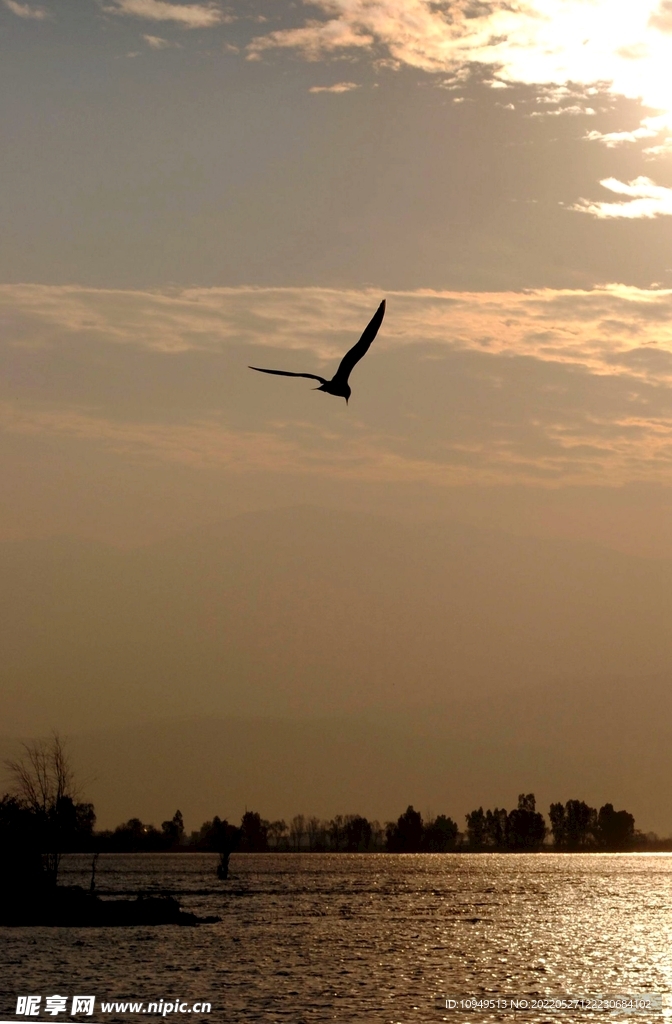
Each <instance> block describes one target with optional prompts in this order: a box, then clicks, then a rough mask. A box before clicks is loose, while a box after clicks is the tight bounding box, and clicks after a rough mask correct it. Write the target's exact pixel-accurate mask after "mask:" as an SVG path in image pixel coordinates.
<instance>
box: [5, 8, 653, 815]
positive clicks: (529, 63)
mask: <svg viewBox="0 0 672 1024" xmlns="http://www.w3.org/2000/svg"><path fill="white" fill-rule="evenodd" d="M671 57H672V2H670V0H657V2H655V3H654V2H651V0H645V2H634V0H627V2H625V0H530V2H520V3H517V2H500V0H452V2H448V0H446V2H429V0H313V2H311V3H304V2H301V3H289V2H285V0H272V2H271V0H233V2H230V3H224V2H214V0H213V2H207V3H198V2H194V3H192V2H184V3H177V2H175V3H174V2H172V0H42V2H40V3H38V2H32V0H26V2H23V0H0V131H1V133H2V139H3V144H2V146H0V181H2V186H1V188H0V224H1V225H2V230H0V328H1V329H0V361H1V366H2V372H1V373H0V472H1V473H2V479H3V501H2V502H1V503H0V541H2V542H8V543H9V546H10V547H11V543H10V542H12V543H13V542H16V541H21V542H25V543H27V544H29V545H30V544H33V543H34V544H36V545H37V547H39V543H38V542H41V541H43V540H44V538H50V537H51V538H53V537H63V536H67V537H69V538H74V541H75V542H76V543H82V544H84V543H88V542H91V541H95V542H103V543H107V544H112V545H114V546H115V547H117V548H121V549H124V550H128V549H132V548H134V547H137V546H138V545H147V544H151V543H152V542H154V541H163V540H165V539H166V538H170V537H172V536H174V535H177V534H181V533H184V532H188V531H194V530H195V531H199V530H202V529H204V528H205V527H209V526H210V525H211V524H213V523H217V522H219V521H221V520H224V519H227V518H228V517H232V516H236V515H256V514H258V513H260V512H262V511H263V512H264V513H266V512H269V513H272V512H274V511H275V512H278V514H280V511H279V510H283V509H287V508H291V507H294V506H297V505H302V506H305V505H313V506H319V507H321V508H322V509H329V510H332V511H333V510H335V511H339V510H341V511H343V510H348V511H349V512H350V513H353V514H355V513H356V514H357V515H369V514H374V515H377V516H382V517H385V518H387V519H388V520H390V521H392V520H396V521H401V522H403V523H405V524H409V525H410V526H412V527H413V528H414V529H416V530H417V531H419V533H421V532H422V530H423V529H425V526H426V524H427V523H430V522H443V523H448V524H451V523H452V524H455V523H461V524H464V525H466V526H467V527H469V528H476V527H477V528H487V529H496V530H501V531H504V532H503V533H502V534H501V538H502V539H501V545H502V549H504V548H506V545H507V543H508V542H507V540H506V538H507V537H510V536H513V535H515V536H516V537H518V538H527V540H528V541H529V542H530V543H532V541H533V539H535V538H536V539H539V538H542V539H544V540H545V541H549V542H553V543H554V542H555V541H558V542H562V543H568V544H576V543H579V544H580V543H583V542H588V543H590V544H592V545H598V546H600V545H601V546H602V547H604V548H606V549H608V550H617V551H619V552H622V553H628V554H629V555H633V556H638V557H641V558H643V559H648V560H651V559H654V560H667V559H669V558H670V557H672V515H670V512H671V511H672V401H671V397H670V396H671V392H670V386H671V384H672V327H670V312H671V310H672V234H671V232H672V220H670V216H671V215H672V171H671V169H670V160H671V159H672V84H671V79H670V75H669V66H670V58H671ZM383 297H384V298H386V299H387V315H386V318H385V321H384V323H383V326H382V328H381V330H380V333H379V336H378V338H377V339H376V341H375V343H374V344H373V346H372V348H371V350H370V352H369V354H368V355H367V356H366V358H365V359H364V360H363V361H362V362H361V363H360V364H359V365H358V366H357V367H356V369H355V371H354V372H353V374H352V378H351V385H352V388H353V395H352V399H351V401H350V405H349V406H347V407H346V405H345V403H344V402H342V401H341V400H337V399H334V398H332V397H330V396H327V395H323V394H320V393H316V392H314V391H312V390H311V384H310V382H309V381H306V380H289V379H283V378H275V377H262V376H261V375H259V374H254V373H252V372H251V371H250V370H248V369H247V367H248V364H250V363H252V364H254V365H261V366H271V367H278V368H284V369H288V370H296V371H303V372H312V373H318V374H326V375H330V374H331V372H333V370H334V369H335V367H336V365H337V363H338V360H339V359H340V357H341V355H342V354H343V352H344V351H345V350H346V349H347V348H348V347H349V346H350V345H351V344H352V343H353V342H354V341H355V340H356V339H357V337H358V336H359V333H360V332H361V330H362V329H363V327H364V325H365V324H366V322H367V320H368V319H369V318H370V316H371V315H372V313H373V311H374V310H375V308H376V307H377V305H378V303H379V302H380V300H381V299H382V298H383ZM282 514H284V513H282ZM353 529H354V528H353ZM0 546H3V545H0ZM37 547H36V550H37ZM7 550H9V548H8V549H7ZM22 550H23V549H22ZM40 550H41V549H40ZM572 550H574V554H576V551H575V549H572ZM568 557H569V556H568ZM572 559H574V561H572ZM577 559H578V560H577ZM579 562H580V558H578V556H577V558H575V557H574V555H572V557H571V558H569V563H571V564H577V565H578V564H579ZM569 563H568V564H569ZM646 564H647V565H649V567H650V563H649V562H647V563H646ZM665 564H667V563H665ZM647 571H648V570H647ZM297 585H298V584H297ZM656 593H660V602H662V605H663V606H664V607H667V604H666V602H667V596H666V595H667V591H666V590H665V588H664V587H663V589H662V590H661V591H660V592H658V591H656ZM624 599H625V598H624ZM381 614H382V612H381ZM572 621H574V620H572ZM577 621H578V620H577ZM573 628H574V627H573ZM619 628H620V627H619ZM638 628H639V627H638ZM643 628H644V627H642V629H643ZM576 630H578V632H579V633H580V627H579V626H576V629H575V633H572V632H571V630H570V632H569V633H567V634H563V637H564V639H563V641H562V643H563V644H564V645H568V646H569V647H570V648H571V645H572V643H574V642H576V644H577V648H576V649H577V650H579V651H583V652H584V654H585V659H584V661H581V658H578V660H576V659H575V660H574V661H572V660H571V659H570V660H569V661H568V662H567V665H566V666H565V669H563V671H565V670H566V673H567V674H568V675H569V674H573V677H574V678H578V677H580V676H581V672H582V671H583V670H584V669H585V671H586V672H588V671H589V672H590V673H591V678H593V677H597V676H598V675H599V665H597V664H595V663H594V661H591V659H590V657H589V656H588V654H587V653H586V652H587V648H585V647H584V646H582V642H579V639H578V633H577V632H576ZM635 633H636V631H635ZM635 633H633V634H632V643H631V644H630V646H629V647H628V649H627V652H626V653H625V654H624V655H623V659H624V664H625V663H627V665H628V669H627V673H626V674H628V673H629V675H630V676H632V675H633V673H635V674H636V664H637V658H638V657H639V654H638V652H641V650H643V649H646V644H645V643H644V640H643V639H642V638H643V637H644V636H645V635H646V636H648V634H646V631H644V633H642V632H640V633H637V635H636V636H635ZM605 635H606V634H605ZM628 635H629V634H628ZM498 642H499V641H497V643H498ZM647 642H648V641H647ZM297 643H298V641H297ZM492 643H493V644H494V647H493V648H492V650H493V651H494V652H495V653H496V650H497V643H496V642H495V640H493V641H492ZM642 644H644V647H642ZM475 646H476V647H478V643H477V642H476V641H475ZM600 649H601V650H605V651H609V650H613V649H615V648H613V644H612V643H611V641H610V640H609V639H608V637H607V639H606V640H605V641H604V645H603V647H602V648H600ZM661 650H662V648H661ZM491 653H492V652H491ZM626 654H627V656H626ZM493 656H494V655H493ZM73 657H74V655H73ZM440 657H442V656H439V655H437V658H438V659H439V660H440ZM535 657H537V655H535ZM581 657H583V654H582V655H581ZM656 657H658V656H656ZM539 658H541V655H539ZM299 660H300V659H299ZM542 660H543V659H542ZM552 660H553V658H552V657H551V656H550V655H549V664H550V661H552ZM664 661H665V655H664V652H663V654H661V655H660V658H659V660H658V661H656V662H655V666H654V667H655V671H656V672H658V671H662V668H661V666H662V665H663V664H664ZM76 663H77V658H76V657H75V659H74V662H73V663H72V664H76ZM467 663H468V659H467V662H465V664H467ZM538 663H539V664H540V663H541V662H536V661H535V665H536V664H538ZM17 664H18V663H17ZM26 664H27V663H26ZM301 664H304V663H303V662H301ZM306 664H308V665H309V664H310V662H307V663H306ZM381 664H382V662H381ZM582 666H583V667H582ZM379 667H380V666H379ZM304 668H305V665H304ZM24 669H25V671H28V669H26V667H25V665H24V666H23V668H22V669H21V672H23V671H24ZM43 669H44V667H43ZM43 669H39V670H38V669H37V668H36V669H35V672H37V673H38V675H39V672H42V671H43ZM31 671H32V670H31ZM44 671H47V669H44ZM76 671H77V670H76V668H72V665H70V667H69V668H68V669H67V671H66V670H65V669H63V672H64V673H65V674H64V676H63V678H64V679H65V678H66V677H67V675H68V672H70V673H72V672H75V673H76ZM157 671H158V670H157ZM302 671H304V669H302ZM488 671H490V669H488ZM493 671H494V670H493ZM516 671H517V669H516V670H515V671H514V670H513V669H511V673H510V675H509V677H507V678H509V682H511V680H512V679H513V677H514V676H515V674H516ZM535 671H536V670H535ZM609 671H613V672H616V671H617V664H616V663H612V662H610V669H609ZM651 671H653V668H652V669H651ZM305 672H306V673H308V675H306V677H305V678H306V679H308V676H309V674H310V673H309V669H308V668H305ZM371 672H372V673H373V674H374V675H375V671H374V669H373V668H372V669H371ZM29 674H30V673H29ZM487 674H488V672H486V670H485V669H483V671H482V673H481V677H482V679H484V678H485V676H486V675H487ZM22 678H24V677H23V676H22ZM27 678H28V677H25V679H27ZM157 678H158V677H157ZM302 678H303V677H302ZM633 678H634V676H633ZM493 679H494V676H493ZM24 681H25V680H24ZM25 685H26V686H27V685H28V683H27V682H26V683H25ZM31 685H32V684H31ZM41 685H42V683H40V684H39V686H38V685H37V683H36V686H37V690H36V691H35V693H37V692H41V691H40V686H41ZM63 685H64V686H65V685H66V684H65V683H64V684H63ZM77 685H79V683H78V684H77ZM110 685H111V684H110ZM152 685H154V684H152ZM232 685H234V684H232ZM235 685H238V684H237V683H236V684H235ZM302 685H303V684H302ZM306 685H308V683H306ZM362 685H364V683H362ZM395 685H396V684H395ZM407 685H409V686H410V684H408V681H407V682H406V683H403V685H402V683H400V684H399V687H400V689H399V692H401V690H404V687H406V686H407ZM451 685H452V684H451ZM507 685H508V684H507ZM23 686H24V684H23V683H22V687H23ZM436 686H437V687H438V690H437V689H436V688H435V689H433V690H432V700H434V699H435V698H436V697H437V693H439V694H440V686H439V684H438V683H437V684H436ZM234 689H235V686H234ZM73 692H74V691H73ZM207 692H208V693H211V691H210V690H208V691H207ZM260 692H261V691H260ZM292 692H293V691H292ZM377 692H378V691H377ZM399 692H397V694H396V696H395V698H394V699H395V700H397V698H398V697H399ZM451 692H452V691H451ZM22 693H23V690H22V689H21V688H19V690H18V691H16V694H17V697H16V699H17V702H18V703H17V704H16V709H17V712H16V718H15V723H16V728H19V727H20V728H21V729H29V728H30V722H31V721H32V720H33V719H32V718H31V715H32V714H33V711H34V708H35V706H36V704H35V703H34V702H33V703H31V701H32V700H33V698H31V699H30V700H28V701H27V703H26V702H24V704H22V703H21V702H22V700H23V698H22V696H21V694H22ZM380 693H381V694H383V696H380V700H381V702H382V703H384V702H385V700H386V699H387V698H388V697H390V694H389V693H387V696H385V694H384V693H383V691H382V690H381V691H380ZM404 693H406V691H405V690H404ZM209 699H210V698H208V699H205V698H204V699H203V702H202V710H203V713H204V714H205V713H209V710H208V709H210V711H212V708H213V707H214V705H212V704H208V700H209ZM292 699H294V698H292ZM302 699H303V698H301V699H299V698H297V701H296V708H299V709H300V708H303V709H304V710H305V708H306V707H308V705H309V703H310V702H309V701H308V703H306V702H305V701H304V702H303V703H302ZM353 699H354V698H353ZM390 699H391V697H390ZM428 699H429V698H428ZM78 700H79V698H78ZM128 700H129V703H128V705H127V706H126V705H124V707H126V711H127V713H128V715H129V716H133V715H137V714H139V710H138V708H139V705H137V704H134V703H133V699H131V697H130V696H129V698H128ZM35 701H37V698H35ZM73 701H74V698H73ZM122 703H123V702H122ZM76 704H77V701H74V702H73V703H72V707H73V708H74V707H75V705H76ZM66 705H67V701H66V702H65V703H64V704H63V707H65V706H66ZM253 705H254V706H255V707H257V706H258V702H257V704H254V701H252V703H251V704H249V705H245V704H244V702H243V704H241V705H240V706H241V708H242V710H245V708H246V707H247V709H248V710H249V709H250V708H251V707H252V706H253ZM346 705H347V706H350V705H348V704H347V701H346ZM101 706H102V705H101ZM327 706H328V705H325V707H327ZM329 706H330V705H329ZM352 706H353V707H354V705H352ZM143 707H144V705H143ZM199 707H201V705H199ZM339 707H340V706H339ZM175 708H176V709H178V708H182V710H181V711H180V713H182V711H183V710H184V708H183V707H182V705H179V702H178V704H175ZM217 708H218V709H219V710H221V707H220V705H219V704H218V705H217ZM122 710H123V708H122ZM340 710H341V711H343V710H347V707H346V706H344V707H340ZM125 713H126V712H125ZM143 713H144V712H143ZM176 713H177V711H176ZM73 714H74V712H73ZM66 717H67V716H66ZM75 719H76V720H77V722H79V719H77V716H76V715H75V717H74V718H73V719H72V721H73V722H74V721H75ZM38 720H39V721H40V722H42V719H40V718H39V716H37V717H35V719H34V721H35V722H36V723H37V722H38ZM82 721H83V720H82ZM86 721H89V719H86ZM43 724H44V723H42V724H41V725H40V728H42V727H43ZM80 724H81V723H80ZM62 725H63V727H64V728H67V727H68V722H67V721H64V722H63V723H62ZM36 727H37V726H36ZM525 785H527V783H525ZM521 786H522V782H521ZM605 798H606V797H605Z"/></svg>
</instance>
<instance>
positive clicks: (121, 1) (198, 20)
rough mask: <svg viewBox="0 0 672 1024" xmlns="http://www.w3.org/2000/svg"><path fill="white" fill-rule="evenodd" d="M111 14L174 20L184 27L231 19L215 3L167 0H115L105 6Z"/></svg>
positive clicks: (146, 18)
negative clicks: (188, 2) (110, 4)
mask: <svg viewBox="0 0 672 1024" xmlns="http://www.w3.org/2000/svg"><path fill="white" fill-rule="evenodd" d="M104 9H105V10H106V11H107V12H108V13H110V14H120V15H128V16H130V17H134V18H143V19H144V20H145V21H174V22H177V23H178V24H180V25H182V26H183V27H184V28H210V27H211V26H213V25H219V24H221V23H222V22H224V21H226V20H229V19H228V18H226V17H225V15H224V14H223V12H222V11H221V10H220V8H219V7H217V6H215V5H214V4H209V3H208V4H174V3H168V2H167V0H114V4H113V5H112V6H106V7H105V8H104Z"/></svg>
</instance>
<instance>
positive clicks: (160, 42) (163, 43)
mask: <svg viewBox="0 0 672 1024" xmlns="http://www.w3.org/2000/svg"><path fill="white" fill-rule="evenodd" d="M142 38H143V39H144V40H145V42H146V43H147V45H148V46H149V48H150V49H151V50H170V49H172V48H175V47H179V46H180V44H179V43H172V42H171V41H170V40H169V39H162V37H161V36H148V35H143V37H142Z"/></svg>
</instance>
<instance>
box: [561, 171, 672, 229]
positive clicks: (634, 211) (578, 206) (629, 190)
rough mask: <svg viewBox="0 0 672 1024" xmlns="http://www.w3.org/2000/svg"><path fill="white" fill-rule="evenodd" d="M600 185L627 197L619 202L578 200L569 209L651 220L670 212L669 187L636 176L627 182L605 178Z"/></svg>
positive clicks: (671, 190) (671, 197)
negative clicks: (624, 200)
mask: <svg viewBox="0 0 672 1024" xmlns="http://www.w3.org/2000/svg"><path fill="white" fill-rule="evenodd" d="M600 185H602V186H603V188H606V189H609V191H610V192H615V193H616V194H617V195H623V196H627V197H628V200H627V201H626V202H622V203H600V202H592V201H591V200H589V199H581V200H580V201H579V202H578V203H575V204H574V205H573V206H572V207H570V209H572V210H576V211H578V212H579V213H589V214H591V215H592V216H593V217H597V218H599V219H600V220H608V219H613V218H615V217H621V218H623V217H625V218H628V219H630V220H633V219H639V218H643V219H648V220H650V219H652V218H654V217H669V216H671V215H672V188H665V187H664V186H663V185H656V184H655V183H654V182H653V181H651V179H650V178H644V177H639V178H635V179H634V181H630V182H622V181H618V180H617V179H616V178H605V179H604V180H603V181H601V182H600Z"/></svg>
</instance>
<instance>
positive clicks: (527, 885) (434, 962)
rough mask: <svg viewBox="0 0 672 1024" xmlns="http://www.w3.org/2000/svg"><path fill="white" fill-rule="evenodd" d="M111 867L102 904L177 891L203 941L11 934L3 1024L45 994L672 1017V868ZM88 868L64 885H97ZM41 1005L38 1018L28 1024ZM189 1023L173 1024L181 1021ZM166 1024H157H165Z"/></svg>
mask: <svg viewBox="0 0 672 1024" xmlns="http://www.w3.org/2000/svg"><path fill="white" fill-rule="evenodd" d="M216 863H217V858H216V857H215V856H214V855H210V854H194V855H188V854H183V855H180V854H177V855H172V854H162V855H149V854H136V855H132V856H128V855H112V854H111V855H102V856H101V857H100V859H99V862H98V869H97V875H96V878H97V891H98V892H99V894H100V895H109V896H111V895H120V894H122V893H123V894H129V895H130V894H135V893H137V892H138V891H139V890H144V891H153V892H157V891H167V892H170V893H172V894H174V895H176V896H178V897H179V899H180V900H181V903H182V906H183V909H185V910H189V911H193V912H195V913H197V914H199V915H206V914H218V915H220V916H221V918H222V921H221V923H219V924H214V925H201V926H199V927H197V928H178V927H173V926H168V927H157V928H109V929H49V928H32V929H28V928H17V929H10V928H5V929H0V938H1V947H0V967H1V975H0V1019H2V1020H18V1019H24V1020H29V1019H30V1020H38V1019H40V1020H71V1019H73V1020H75V1019H76V1020H80V1021H82V1020H94V1021H102V1020H105V1021H109V1022H112V1021H130V1020H140V1019H144V1020H148V1019H152V1018H151V1017H150V1018H148V1017H147V1016H146V1015H145V1016H139V1015H138V1014H131V1013H115V1012H109V1013H107V1014H105V1015H103V1014H102V1013H101V1012H100V1011H99V1006H100V1003H99V1002H98V1001H97V1002H96V1010H95V1012H94V1014H93V1016H86V1015H84V1016H81V1015H80V1016H78V1017H72V1018H71V1017H70V1016H69V1015H68V1014H69V1009H68V1012H67V1013H61V1014H59V1015H57V1016H50V1015H48V1014H45V1013H44V1000H45V997H47V996H52V995H54V994H59V995H63V996H68V1008H69V1007H70V1000H71V997H72V996H73V995H77V994H84V995H95V996H96V997H97V1000H116V1001H119V1000H137V1001H145V1003H148V1002H150V1001H152V1000H153V1001H156V1002H158V1001H159V1000H161V999H162V1000H164V1003H165V1002H166V1001H172V1000H174V1001H177V1002H180V1001H184V1002H188V1004H189V1005H191V1004H193V1003H194V1002H196V1001H199V1000H205V1001H210V1002H211V1003H212V1012H211V1014H210V1015H199V1014H191V1015H190V1016H188V1017H187V1018H185V1017H184V1016H182V1019H183V1020H184V1019H188V1020H189V1021H191V1022H196V1021H199V1022H200V1021H209V1022H211V1024H215V1022H216V1024H220V1022H221V1024H237V1022H239V1021H240V1022H247V1021H254V1022H259V1024H271V1022H285V1021H286V1022H291V1024H302V1022H306V1024H308V1022H310V1024H314V1022H318V1021H319V1022H327V1021H339V1022H350V1021H353V1022H360V1021H361V1022H367V1024H372V1022H383V1024H396V1022H400V1024H406V1022H408V1024H420V1022H422V1024H424V1022H432V1024H438V1022H440V1021H454V1022H455V1024H462V1022H463V1021H467V1020H473V1021H495V1020H508V1021H514V1020H516V1021H523V1020H524V1021H539V1022H541V1021H557V1022H565V1024H569V1022H570V1021H592V1020H595V1019H600V1020H614V1019H620V1020H627V1019H630V1020H632V1021H635V1022H637V1021H642V1020H657V1021H661V1020H664V1019H665V1018H668V1019H669V1018H670V1017H672V1009H669V1008H664V1009H663V1012H662V1014H660V1013H653V1012H652V1013H648V1014H644V1015H643V1016H642V1015H640V1016H630V1017H628V1016H621V1015H620V1014H619V1015H617V1014H614V1013H612V1012H609V1013H599V1014H598V1013H595V1012H592V1011H588V1010H565V1011H562V1012H549V1011H544V1010H536V1009H534V1010H533V1009H528V1010H527V1011H518V1012H515V1013H514V1012H510V1011H502V1012H500V1011H497V1010H493V1011H486V1012H478V1013H468V1012H462V1011H458V1010H446V1009H443V1010H440V1009H437V1008H436V1006H435V996H436V995H437V994H441V995H452V996H460V997H469V996H476V997H481V998H482V997H484V996H487V997H489V998H493V997H497V996H503V995H506V996H520V997H522V996H527V997H528V998H534V997H535V995H536V996H539V995H554V996H568V995H571V996H579V997H583V996H585V997H592V996H600V995H608V994H609V995H613V994H621V995H623V994H640V993H647V992H648V993H662V994H663V995H664V997H665V998H664V1006H666V1005H667V1006H669V1007H672V999H670V994H671V993H672V855H669V854H636V855H629V854H621V855H613V856H612V855H569V856H567V855H566V856H562V855H558V854H538V855H527V856H525V855H521V856H518V855H508V856H507V855H499V854H492V855H477V854H474V855H470V854H462V855H446V854H434V855H432V854H419V855H417V856H416V855H411V854H407V855H392V854H374V855H358V854H352V855H349V854H341V855H330V854H279V855H275V854H266V855H264V854H260V855H255V854H246V855H243V854H238V855H236V854H234V855H233V856H232V858H231V867H230V877H229V879H228V880H227V881H226V882H219V881H218V880H217V878H216V877H215V866H216ZM89 865H90V858H88V857H83V856H71V857H68V858H66V859H65V861H64V864H63V873H62V881H63V882H64V883H70V884H73V883H79V884H84V885H86V886H88V877H89ZM30 993H34V994H35V993H39V994H41V995H42V997H43V998H42V1004H41V1007H40V1010H41V1012H40V1014H39V1016H38V1017H34V1016H33V1017H30V1018H29V1017H23V1018H19V1017H16V1016H15V1008H16V999H17V996H18V995H24V994H30ZM176 1018H177V1019H179V1018H180V1015H179V1014H171V1015H169V1016H167V1017H166V1018H165V1019H167V1020H171V1019H172V1020H175V1019H176ZM154 1019H156V1018H154Z"/></svg>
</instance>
